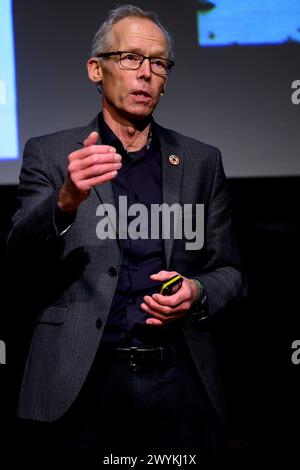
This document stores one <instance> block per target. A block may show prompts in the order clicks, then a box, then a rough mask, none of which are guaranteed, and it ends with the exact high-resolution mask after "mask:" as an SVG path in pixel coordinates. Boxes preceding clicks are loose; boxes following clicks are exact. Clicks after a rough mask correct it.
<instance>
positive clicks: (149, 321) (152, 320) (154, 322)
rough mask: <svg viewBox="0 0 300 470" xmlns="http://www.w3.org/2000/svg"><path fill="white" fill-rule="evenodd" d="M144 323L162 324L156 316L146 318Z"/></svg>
mask: <svg viewBox="0 0 300 470" xmlns="http://www.w3.org/2000/svg"><path fill="white" fill-rule="evenodd" d="M146 323H147V325H156V326H160V325H163V322H162V321H161V320H158V319H157V318H147V320H146Z"/></svg>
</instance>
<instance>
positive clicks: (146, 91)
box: [100, 17, 167, 119]
mask: <svg viewBox="0 0 300 470" xmlns="http://www.w3.org/2000/svg"><path fill="white" fill-rule="evenodd" d="M111 40H112V43H111V47H110V49H109V51H126V52H136V53H140V54H143V55H145V56H150V57H163V58H167V42H166V38H165V35H164V34H163V32H162V31H161V29H160V28H159V27H158V26H157V25H156V24H155V23H153V22H152V21H150V20H148V19H144V18H135V17H129V18H123V19H122V20H120V21H118V22H117V23H116V24H115V25H114V26H113V28H112V31H111ZM118 59H119V56H115V57H111V58H109V59H104V61H102V62H101V66H100V69H101V74H102V92H103V107H104V108H107V109H109V110H110V112H111V114H112V115H113V116H114V117H118V116H122V117H128V118H134V119H143V118H145V117H147V116H149V115H151V114H152V112H153V110H154V108H155V107H156V105H157V103H158V101H159V99H160V93H161V92H162V91H163V88H164V86H165V82H166V79H165V78H164V77H161V76H158V75H155V74H154V73H153V72H151V69H150V63H149V60H147V59H146V60H144V62H143V63H142V65H141V67H140V68H139V69H138V70H127V69H123V68H122V66H121V65H120V63H119V61H118Z"/></svg>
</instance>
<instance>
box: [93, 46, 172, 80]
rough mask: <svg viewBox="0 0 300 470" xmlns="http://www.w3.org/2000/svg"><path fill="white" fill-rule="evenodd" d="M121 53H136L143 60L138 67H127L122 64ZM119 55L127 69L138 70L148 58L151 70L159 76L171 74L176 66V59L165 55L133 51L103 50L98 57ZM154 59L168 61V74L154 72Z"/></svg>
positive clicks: (120, 60)
mask: <svg viewBox="0 0 300 470" xmlns="http://www.w3.org/2000/svg"><path fill="white" fill-rule="evenodd" d="M121 54H134V55H138V56H140V57H141V61H140V63H139V65H138V67H134V68H131V67H125V66H124V65H123V64H122V59H121ZM117 55H118V56H119V63H120V64H121V65H122V67H123V68H124V69H125V70H138V69H139V68H140V67H141V66H142V64H143V62H144V60H145V59H148V60H149V63H150V69H151V72H152V73H154V75H158V76H159V77H166V76H167V75H169V73H170V72H171V69H172V67H173V66H174V64H175V62H174V60H171V59H166V58H165V57H150V56H146V55H143V54H140V53H139V52H132V51H111V52H102V53H101V54H98V55H97V56H96V57H97V58H98V57H99V58H101V57H111V56H117ZM153 59H160V60H165V61H166V62H167V68H166V75H163V74H160V73H157V72H153V70H152V62H151V61H152V60H153Z"/></svg>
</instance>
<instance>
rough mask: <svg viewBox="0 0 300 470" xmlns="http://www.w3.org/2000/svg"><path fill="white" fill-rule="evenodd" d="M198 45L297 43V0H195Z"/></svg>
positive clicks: (299, 8) (299, 32)
mask: <svg viewBox="0 0 300 470" xmlns="http://www.w3.org/2000/svg"><path fill="white" fill-rule="evenodd" d="M197 10H198V11H197V22H198V43H199V45H200V46H232V45H241V46H243V45H259V44H283V43H286V42H296V43H300V1H299V0H259V1H257V2H254V1H252V2H251V1H249V0H238V1H237V0H215V1H213V2H209V1H205V0H198V4H197Z"/></svg>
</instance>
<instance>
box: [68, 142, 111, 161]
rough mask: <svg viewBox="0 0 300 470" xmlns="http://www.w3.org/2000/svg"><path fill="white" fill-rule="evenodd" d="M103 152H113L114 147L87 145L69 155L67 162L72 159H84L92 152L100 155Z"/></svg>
mask: <svg viewBox="0 0 300 470" xmlns="http://www.w3.org/2000/svg"><path fill="white" fill-rule="evenodd" d="M104 153H108V154H115V153H116V149H115V148H114V147H111V146H110V145H95V144H93V145H89V146H88V147H82V148H80V149H78V150H75V151H74V152H72V153H70V155H69V162H73V161H74V160H80V159H84V158H86V157H89V156H91V155H94V154H99V155H102V154H104Z"/></svg>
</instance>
